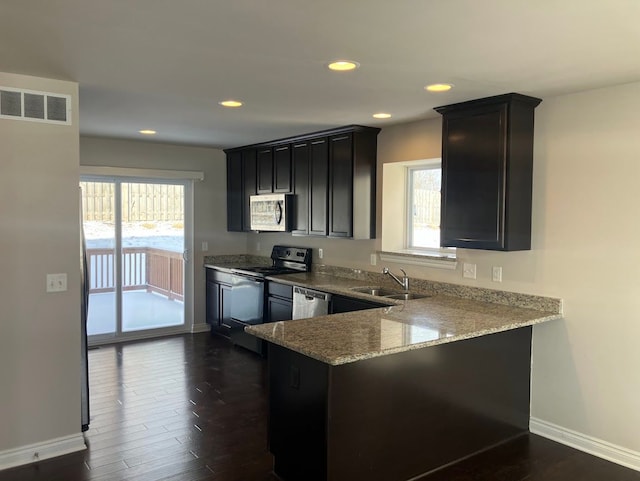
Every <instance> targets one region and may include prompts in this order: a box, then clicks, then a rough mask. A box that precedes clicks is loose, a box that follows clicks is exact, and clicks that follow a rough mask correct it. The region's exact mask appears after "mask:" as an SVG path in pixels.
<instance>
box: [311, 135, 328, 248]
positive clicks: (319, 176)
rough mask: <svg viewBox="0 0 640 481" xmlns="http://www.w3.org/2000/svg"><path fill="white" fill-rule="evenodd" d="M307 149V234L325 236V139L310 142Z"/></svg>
mask: <svg viewBox="0 0 640 481" xmlns="http://www.w3.org/2000/svg"><path fill="white" fill-rule="evenodd" d="M309 147H310V152H309V189H310V192H309V234H311V235H319V236H326V235H327V196H328V187H329V147H328V145H327V139H326V138H322V139H317V140H312V141H311V142H310V146H309Z"/></svg>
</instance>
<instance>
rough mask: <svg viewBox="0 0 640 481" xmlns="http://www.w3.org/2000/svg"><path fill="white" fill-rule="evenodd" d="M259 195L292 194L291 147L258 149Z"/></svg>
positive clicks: (281, 146)
mask: <svg viewBox="0 0 640 481" xmlns="http://www.w3.org/2000/svg"><path fill="white" fill-rule="evenodd" d="M257 166H258V188H257V192H258V194H271V193H284V194H286V193H289V192H291V147H290V146H289V145H280V146H277V147H273V148H271V147H269V148H265V149H258V154H257Z"/></svg>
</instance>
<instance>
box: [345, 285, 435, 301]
mask: <svg viewBox="0 0 640 481" xmlns="http://www.w3.org/2000/svg"><path fill="white" fill-rule="evenodd" d="M350 290H352V291H353V292H359V293H361V294H368V295H370V296H375V297H384V298H385V299H399V300H401V301H408V300H410V299H422V298H423V297H429V296H428V295H427V294H416V293H415V292H404V291H395V290H393V289H387V288H386V287H352V288H351V289H350Z"/></svg>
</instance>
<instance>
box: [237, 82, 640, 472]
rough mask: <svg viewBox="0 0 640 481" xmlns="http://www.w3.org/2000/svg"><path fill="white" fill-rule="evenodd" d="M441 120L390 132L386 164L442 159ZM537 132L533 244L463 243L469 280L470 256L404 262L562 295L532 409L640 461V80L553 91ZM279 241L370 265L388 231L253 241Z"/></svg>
mask: <svg viewBox="0 0 640 481" xmlns="http://www.w3.org/2000/svg"><path fill="white" fill-rule="evenodd" d="M440 126H441V122H440V120H439V119H436V120H426V121H419V122H413V123H410V124H403V125H396V126H390V127H387V128H385V129H383V131H382V132H381V133H380V135H379V137H378V162H379V164H380V163H384V162H395V161H406V160H417V159H428V158H435V157H440V154H441V138H440V135H441V134H440V129H441V127H440ZM535 130H536V131H535V147H534V189H533V199H534V204H533V239H532V243H533V247H532V250H530V251H526V252H509V253H504V252H489V251H486V252H484V251H473V250H463V249H459V250H458V255H459V258H460V260H461V261H466V262H473V263H476V264H477V270H478V279H477V280H468V279H463V278H462V272H461V266H460V264H461V263H459V266H458V269H457V270H456V271H446V270H439V269H433V268H426V267H418V266H414V265H401V267H403V268H405V269H406V270H407V272H408V273H409V274H410V275H411V276H415V277H419V278H426V279H433V280H441V281H447V282H455V283H459V284H468V285H474V286H479V287H487V288H494V289H503V290H509V291H517V292H524V293H530V294H539V295H547V296H553V297H561V298H563V299H564V301H565V319H564V320H562V321H558V322H551V323H548V324H544V325H541V326H536V328H535V329H534V354H533V381H532V382H533V384H532V416H533V417H535V418H539V419H541V420H544V421H546V422H549V423H552V424H555V425H558V426H560V427H561V428H564V429H570V430H573V431H577V432H578V433H581V434H583V435H585V436H590V437H594V438H597V439H599V440H603V441H606V442H608V443H612V444H614V445H616V446H621V447H623V448H626V449H628V450H631V451H634V452H635V453H636V454H635V456H636V461H637V460H640V457H638V456H640V454H638V453H640V436H639V435H638V430H639V428H640V409H639V408H638V407H639V406H640V375H638V369H639V367H640V276H638V274H637V273H638V269H639V266H640V245H639V244H638V239H640V215H639V214H638V205H639V204H640V195H639V194H638V192H639V191H638V185H637V184H638V179H640V135H639V134H638V132H640V83H635V84H629V85H624V86H619V87H614V88H608V89H601V90H593V91H588V92H583V93H577V94H573V95H566V96H560V97H555V98H547V99H544V100H543V102H542V104H541V105H540V106H539V107H538V108H537V109H536V129H535ZM380 170H381V169H380ZM380 182H381V179H380V178H379V183H380ZM378 195H379V197H378V202H380V195H381V188H380V185H379V186H378ZM379 213H380V209H379ZM379 216H380V214H379ZM378 229H380V227H378ZM272 239H275V240H277V241H278V242H283V243H290V244H294V245H297V244H300V245H304V246H312V247H323V248H324V249H325V258H326V259H325V260H326V263H328V264H335V265H342V266H351V267H361V268H365V269H368V270H377V269H379V268H380V267H381V266H380V265H379V266H376V267H372V266H369V265H368V263H369V254H370V252H371V251H373V250H375V249H377V248H379V246H380V241H379V240H376V241H348V240H333V239H307V238H297V237H291V236H283V235H276V236H272V235H268V234H260V235H256V234H252V235H251V236H250V237H249V246H250V248H251V249H255V246H256V243H257V242H258V241H260V244H261V249H262V251H263V252H264V251H266V252H268V249H269V248H270V245H271V244H272V243H273V242H272ZM314 261H315V262H318V260H317V259H314ZM389 265H390V266H391V267H393V265H391V264H389ZM492 266H502V267H503V279H504V281H503V282H502V283H501V284H497V283H494V282H491V278H490V276H491V267H492Z"/></svg>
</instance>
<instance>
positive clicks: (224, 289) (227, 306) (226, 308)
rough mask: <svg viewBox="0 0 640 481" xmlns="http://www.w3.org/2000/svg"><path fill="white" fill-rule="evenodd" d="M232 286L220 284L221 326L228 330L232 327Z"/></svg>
mask: <svg viewBox="0 0 640 481" xmlns="http://www.w3.org/2000/svg"><path fill="white" fill-rule="evenodd" d="M230 320H231V286H230V285H228V284H220V327H221V328H222V329H223V330H225V331H227V332H228V330H229V329H231V325H230Z"/></svg>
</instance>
